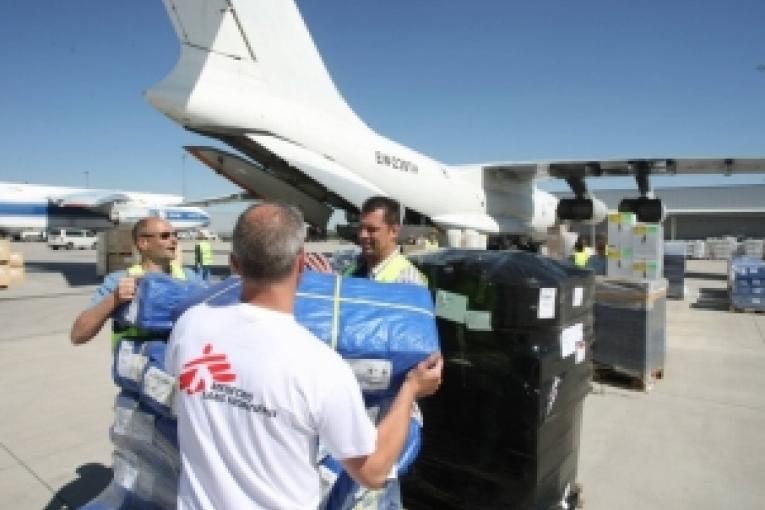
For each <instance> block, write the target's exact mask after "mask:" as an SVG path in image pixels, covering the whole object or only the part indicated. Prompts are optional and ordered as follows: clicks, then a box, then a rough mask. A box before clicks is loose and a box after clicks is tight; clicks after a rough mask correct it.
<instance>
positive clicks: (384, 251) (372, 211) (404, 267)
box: [306, 196, 428, 510]
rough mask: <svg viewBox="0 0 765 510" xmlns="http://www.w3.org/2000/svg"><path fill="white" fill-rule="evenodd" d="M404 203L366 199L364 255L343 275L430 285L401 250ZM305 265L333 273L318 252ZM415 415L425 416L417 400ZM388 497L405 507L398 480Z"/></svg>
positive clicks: (373, 493)
mask: <svg viewBox="0 0 765 510" xmlns="http://www.w3.org/2000/svg"><path fill="white" fill-rule="evenodd" d="M400 211H401V206H400V205H399V203H398V202H397V201H395V200H393V199H392V198H389V197H382V196H376V197H372V198H369V199H367V200H366V201H365V202H364V203H363V204H362V206H361V221H360V223H359V232H358V241H359V245H360V246H361V255H360V256H359V257H358V259H357V260H356V261H355V262H354V263H352V264H351V265H350V266H348V267H347V268H346V269H345V270H344V271H343V276H355V277H359V278H369V279H372V280H375V281H378V282H384V283H411V284H414V285H423V286H427V285H428V280H427V278H426V277H425V275H423V274H422V273H421V272H420V271H419V270H418V269H417V268H416V267H414V265H413V264H412V263H411V262H409V260H408V259H407V258H406V257H404V256H403V255H402V254H401V252H400V251H399V247H398V236H399V234H400V233H401V212H400ZM306 266H308V267H309V268H311V269H313V270H315V271H320V272H323V273H332V272H333V271H332V266H331V264H330V263H329V261H328V260H327V259H326V258H325V257H324V256H323V255H321V254H319V253H309V254H307V255H306ZM412 413H413V416H417V417H419V419H420V420H421V419H422V416H421V414H420V411H419V408H418V407H417V405H416V404H415V406H414V410H413V411H412ZM388 483H389V484H390V486H389V487H388V489H387V490H388V491H389V492H390V495H389V496H388V497H389V498H392V500H393V502H394V503H395V504H397V505H398V506H395V507H394V506H393V505H391V508H402V505H401V501H400V498H401V494H400V489H399V481H398V480H389V482H388ZM384 490H385V489H364V490H363V491H360V492H359V493H357V494H356V497H357V498H358V501H357V503H356V504H355V505H354V506H353V508H352V510H363V509H365V508H377V507H378V506H379V501H380V500H381V498H383V496H384Z"/></svg>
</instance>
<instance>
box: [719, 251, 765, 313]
mask: <svg viewBox="0 0 765 510" xmlns="http://www.w3.org/2000/svg"><path fill="white" fill-rule="evenodd" d="M728 289H729V292H730V307H731V309H732V310H753V311H764V310H765V262H763V261H762V260H760V259H755V258H748V257H734V258H732V259H731V260H730V262H729V265H728Z"/></svg>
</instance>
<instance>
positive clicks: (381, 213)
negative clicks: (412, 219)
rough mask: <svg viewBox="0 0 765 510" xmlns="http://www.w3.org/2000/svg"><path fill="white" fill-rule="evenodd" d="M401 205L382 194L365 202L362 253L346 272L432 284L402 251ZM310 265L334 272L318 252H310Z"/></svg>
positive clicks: (361, 235)
mask: <svg viewBox="0 0 765 510" xmlns="http://www.w3.org/2000/svg"><path fill="white" fill-rule="evenodd" d="M400 207H401V206H400V205H399V203H398V202H397V201H395V200H393V199H392V198H389V197H382V196H376V197H372V198H369V199H367V200H366V201H365V202H364V204H363V205H362V206H361V221H360V224H359V232H358V241H359V246H361V255H360V256H359V258H358V259H357V260H356V261H355V262H354V263H352V264H351V265H350V266H349V267H348V268H346V270H345V271H343V276H356V277H360V278H370V279H372V280H376V281H378V282H386V283H413V284H416V285H427V284H428V281H427V279H426V278H425V276H424V275H423V274H422V273H420V271H419V270H418V269H417V268H416V267H414V265H412V263H411V262H409V260H408V259H407V258H406V257H404V256H403V255H402V254H401V252H400V251H399V247H398V236H399V234H400V233H401V212H400V211H401V208H400ZM306 265H307V266H308V267H309V268H311V269H313V270H315V271H320V272H324V273H331V272H332V266H331V265H330V263H329V261H328V260H327V259H326V258H325V257H324V256H322V255H321V254H318V253H311V254H309V255H307V258H306Z"/></svg>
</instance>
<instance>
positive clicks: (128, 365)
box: [117, 340, 133, 379]
mask: <svg viewBox="0 0 765 510" xmlns="http://www.w3.org/2000/svg"><path fill="white" fill-rule="evenodd" d="M132 364H133V342H130V341H125V340H123V341H122V343H121V344H120V350H119V351H117V375H119V376H120V377H122V378H124V379H127V378H129V377H130V374H131V373H132V366H133V365H132Z"/></svg>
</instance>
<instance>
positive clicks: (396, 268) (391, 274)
mask: <svg viewBox="0 0 765 510" xmlns="http://www.w3.org/2000/svg"><path fill="white" fill-rule="evenodd" d="M410 267H412V268H413V269H414V270H415V271H417V272H418V273H420V271H419V270H418V269H417V268H415V267H414V266H412V263H411V262H409V260H407V258H406V257H404V256H403V255H401V254H400V253H397V254H396V256H395V257H393V258H392V259H391V260H389V261H388V263H387V264H385V267H383V269H382V271H380V272H379V273H377V275H376V276H375V281H377V282H382V283H395V282H396V281H397V280H398V277H399V275H400V274H401V273H402V272H403V271H406V270H407V269H409V268H410ZM420 276H421V277H422V281H424V282H426V284H427V281H428V279H427V278H426V277H425V275H423V274H422V273H420Z"/></svg>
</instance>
